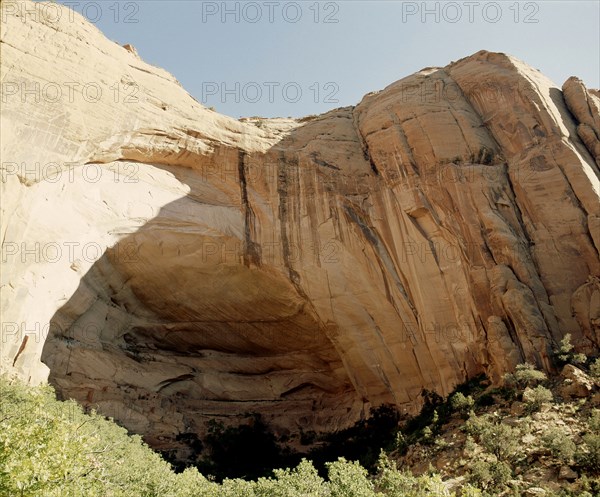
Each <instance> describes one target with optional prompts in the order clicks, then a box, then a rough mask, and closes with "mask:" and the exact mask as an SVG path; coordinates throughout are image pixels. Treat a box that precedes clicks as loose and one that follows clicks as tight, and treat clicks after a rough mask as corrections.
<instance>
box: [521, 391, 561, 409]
mask: <svg viewBox="0 0 600 497" xmlns="http://www.w3.org/2000/svg"><path fill="white" fill-rule="evenodd" d="M553 399H554V397H553V396H552V392H551V391H550V390H548V389H547V388H546V387H543V386H542V385H538V386H537V387H535V388H529V387H527V388H526V389H525V391H524V392H523V400H524V401H525V404H526V406H527V409H528V411H529V412H537V411H539V410H540V409H541V408H542V405H544V404H547V403H548V402H552V400H553Z"/></svg>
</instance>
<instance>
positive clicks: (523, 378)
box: [504, 362, 546, 388]
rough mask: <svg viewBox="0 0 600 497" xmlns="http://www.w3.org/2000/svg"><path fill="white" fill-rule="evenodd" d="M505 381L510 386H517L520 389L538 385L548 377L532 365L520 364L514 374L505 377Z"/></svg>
mask: <svg viewBox="0 0 600 497" xmlns="http://www.w3.org/2000/svg"><path fill="white" fill-rule="evenodd" d="M504 379H505V380H506V382H507V383H508V384H511V385H515V386H517V387H519V388H525V387H528V386H533V385H536V384H537V383H540V382H542V381H544V380H545V379H546V375H545V374H544V373H543V372H542V371H538V370H537V369H535V367H534V366H533V365H532V364H529V363H527V362H525V363H523V364H519V365H518V366H517V367H516V368H515V371H514V373H508V374H506V375H504Z"/></svg>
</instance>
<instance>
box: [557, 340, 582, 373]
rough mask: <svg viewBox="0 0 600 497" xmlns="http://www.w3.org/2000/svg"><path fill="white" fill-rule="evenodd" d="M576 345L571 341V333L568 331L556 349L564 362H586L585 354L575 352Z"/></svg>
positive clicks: (575, 363)
mask: <svg viewBox="0 0 600 497" xmlns="http://www.w3.org/2000/svg"><path fill="white" fill-rule="evenodd" d="M574 350H575V346H574V345H573V344H572V343H571V334H570V333H567V334H566V335H565V336H564V337H563V338H562V340H561V341H560V344H559V346H558V350H556V351H555V354H556V357H557V358H558V360H559V361H560V362H562V363H569V364H574V365H578V364H585V363H586V361H587V357H586V355H585V354H578V353H575V352H574Z"/></svg>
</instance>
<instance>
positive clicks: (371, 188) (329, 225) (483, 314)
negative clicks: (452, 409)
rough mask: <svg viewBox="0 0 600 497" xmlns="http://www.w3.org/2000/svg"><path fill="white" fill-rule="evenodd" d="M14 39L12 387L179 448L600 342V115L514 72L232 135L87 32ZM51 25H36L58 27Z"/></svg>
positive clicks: (499, 67) (587, 100)
mask: <svg viewBox="0 0 600 497" xmlns="http://www.w3.org/2000/svg"><path fill="white" fill-rule="evenodd" d="M7 5H17V6H18V9H16V11H15V10H14V9H13V8H12V7H11V10H10V12H7V14H8V15H7V16H6V19H7V22H3V23H2V33H1V37H2V40H1V41H2V43H1V47H2V68H1V70H2V74H1V78H2V92H3V94H2V98H3V104H2V113H1V126H2V143H1V145H2V226H1V230H2V253H3V260H2V294H1V301H2V350H1V355H0V364H1V366H2V370H3V371H7V372H10V373H12V374H18V375H20V376H21V377H24V378H26V379H28V380H29V381H30V382H32V383H36V382H40V381H45V380H46V379H49V380H50V381H51V383H52V384H54V385H55V386H56V388H57V390H58V392H59V393H60V394H61V395H63V396H65V397H73V398H75V399H77V400H78V401H80V402H81V403H83V404H85V405H89V406H95V407H96V409H98V410H99V411H100V412H103V413H105V414H107V415H111V416H114V417H115V418H116V419H117V420H118V421H120V422H121V423H122V424H123V425H125V426H126V427H128V428H130V429H131V430H133V431H135V432H138V433H143V434H144V435H145V436H146V439H147V440H148V441H149V442H150V443H151V444H152V445H153V446H155V447H158V448H169V447H173V446H174V443H175V442H174V440H175V438H176V436H177V435H178V434H180V433H201V432H202V431H203V427H204V425H205V422H206V420H207V419H210V418H214V417H219V418H227V419H232V420H235V418H236V416H239V415H241V414H243V413H246V412H259V413H262V414H263V415H264V416H265V418H266V419H267V420H268V421H269V422H270V423H271V424H272V425H273V426H274V427H275V428H276V429H277V430H279V431H280V432H281V433H284V432H288V431H292V432H295V431H298V430H299V429H300V428H303V429H316V430H332V429H336V428H339V427H342V426H345V425H347V424H348V423H351V422H353V421H355V420H356V419H358V418H359V417H360V416H361V415H363V414H364V413H365V412H366V411H367V410H368V409H369V407H371V406H376V405H379V404H382V403H393V404H396V405H397V406H398V407H399V408H400V409H402V410H404V411H407V412H415V411H416V410H418V408H419V406H420V403H421V400H422V398H421V395H420V394H421V392H422V390H423V389H429V390H435V391H436V392H438V393H439V394H441V395H445V394H448V393H449V392H450V391H451V390H452V389H453V387H454V386H455V385H456V384H458V383H460V382H462V381H464V380H465V379H467V378H469V377H471V376H473V375H475V374H478V373H481V372H485V373H487V374H488V375H489V376H490V377H491V378H493V379H494V380H499V379H500V377H501V375H502V373H503V372H504V371H506V370H508V369H510V368H512V367H514V365H516V364H517V363H520V362H523V361H529V362H532V363H535V364H537V365H538V366H540V367H543V368H547V369H548V368H551V367H552V366H551V361H550V354H551V349H552V346H553V345H554V344H555V343H556V342H557V341H558V340H560V338H561V337H562V336H563V335H564V334H565V333H567V332H570V333H571V334H572V335H573V337H574V342H575V343H576V345H577V346H578V348H580V349H581V350H583V351H587V352H590V351H593V350H597V347H598V345H599V343H600V280H599V277H600V259H599V255H598V251H599V248H600V202H599V200H600V181H599V178H600V173H599V165H600V115H599V107H600V98H599V96H598V93H597V92H595V91H593V90H587V89H586V88H585V86H584V85H583V83H582V82H581V81H579V80H577V79H576V78H571V79H569V80H568V81H567V82H566V83H565V85H564V87H563V89H562V91H561V89H560V88H557V87H556V86H555V85H554V84H553V83H552V82H551V81H549V80H548V79H547V78H545V77H544V76H543V75H542V74H540V73H539V72H538V71H536V70H534V69H532V68H530V67H528V66H527V65H525V64H524V63H522V62H520V61H519V60H517V59H515V58H513V57H510V56H507V55H504V54H500V53H489V52H485V51H482V52H479V53H476V54H474V55H472V56H470V57H467V58H465V59H462V60H460V61H458V62H454V63H452V64H450V65H448V66H447V67H445V68H427V69H424V70H422V71H420V72H419V73H417V74H414V75H412V76H409V77H407V78H404V79H402V80H400V81H398V82H396V83H394V84H392V85H390V86H389V87H387V88H385V89H384V90H382V91H380V92H377V93H372V94H369V95H367V96H366V97H365V98H364V99H363V100H362V101H361V102H360V103H359V104H358V105H357V106H355V107H347V108H340V109H336V110H333V111H331V112H328V113H326V114H324V115H321V116H317V117H315V118H311V119H308V118H307V119H304V120H292V119H264V120H258V119H249V120H242V121H237V120H234V119H231V118H228V117H226V116H222V115H219V114H217V113H215V112H213V111H211V110H209V109H206V108H204V107H203V106H202V105H200V104H199V103H197V102H196V101H195V100H194V99H193V98H192V97H190V96H189V95H188V94H187V93H186V92H185V90H184V89H183V88H182V87H181V86H180V85H179V84H178V82H177V81H176V80H175V79H174V78H173V77H172V76H171V75H170V74H168V73H166V72H165V71H163V70H161V69H158V68H156V67H153V66H151V65H148V64H146V63H144V62H143V61H142V60H140V59H139V58H138V57H137V55H136V53H135V51H134V50H132V49H130V48H129V49H127V48H123V47H120V46H119V45H117V44H115V43H113V42H111V41H109V40H107V39H106V38H104V37H103V35H102V34H101V33H100V32H99V31H98V30H97V29H96V28H95V27H94V26H92V25H90V24H89V23H87V22H86V21H85V20H84V19H83V18H81V17H80V16H78V15H74V17H73V18H72V19H71V18H70V17H69V16H68V15H67V14H64V15H62V16H60V19H57V18H56V16H52V18H49V17H48V16H44V15H42V14H40V15H38V16H35V17H33V16H25V15H23V11H24V9H33V8H34V6H33V4H31V3H30V2H17V3H16V4H15V2H11V3H10V4H8V3H7V2H4V3H3V4H2V9H7ZM38 8H39V7H38Z"/></svg>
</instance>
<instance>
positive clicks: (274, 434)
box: [42, 122, 363, 467]
mask: <svg viewBox="0 0 600 497" xmlns="http://www.w3.org/2000/svg"><path fill="white" fill-rule="evenodd" d="M315 125H317V126H320V125H319V124H318V123H315ZM303 126H304V127H306V126H309V127H310V126H311V122H307V123H305V124H304V125H303ZM301 133H307V135H310V134H311V131H310V130H308V131H307V130H303V131H302V132H301ZM295 140H296V137H295V133H294V132H292V133H291V134H290V136H289V137H288V138H286V139H285V143H282V144H281V148H282V149H283V148H285V147H287V146H289V145H290V144H291V143H293V142H294V141H295ZM270 153H272V154H273V157H276V158H277V160H275V161H274V163H275V164H278V161H279V159H280V158H281V153H280V152H279V151H276V150H274V151H270V152H267V153H266V154H264V155H262V156H259V157H254V158H252V161H253V163H254V164H256V163H260V161H261V160H267V158H268V156H269V154H270ZM215 156H216V158H215V159H214V161H215V163H212V164H210V168H211V174H199V172H198V171H193V170H191V169H189V168H186V167H179V166H170V165H165V164H160V163H153V162H152V161H148V163H147V164H142V163H140V164H139V167H140V168H155V169H154V170H161V171H163V172H165V173H170V174H172V175H173V176H174V177H175V178H177V179H178V181H179V182H181V183H183V184H185V185H187V186H188V187H189V193H188V195H186V196H185V197H183V198H180V199H178V200H175V201H173V202H171V203H169V204H167V205H164V206H163V207H161V208H160V210H159V211H158V212H157V214H156V215H155V216H154V217H153V218H152V219H150V220H148V221H147V222H146V223H145V224H144V225H143V226H141V227H139V228H131V227H130V226H127V220H124V225H125V226H123V228H120V230H121V232H122V233H126V234H125V235H124V236H123V238H121V239H120V241H119V242H118V243H116V244H115V245H114V246H113V247H111V248H109V249H107V250H106V252H105V253H104V254H103V255H102V256H101V257H100V258H99V259H98V260H97V261H96V262H95V263H94V264H93V265H92V267H91V268H90V269H89V270H88V271H87V273H86V274H85V275H84V276H83V277H82V278H81V280H80V283H79V286H78V288H77V290H76V291H75V292H74V294H73V295H72V296H71V297H70V298H69V299H68V301H67V302H66V303H65V304H64V305H62V306H61V308H60V309H59V310H58V311H56V313H55V314H54V316H53V317H52V319H51V322H50V333H49V336H48V338H47V340H46V342H45V344H44V348H43V352H42V361H43V362H44V363H45V364H46V365H47V366H48V367H49V369H50V375H49V382H50V383H51V384H52V385H53V386H54V387H55V389H56V391H57V393H58V395H59V397H61V398H63V399H66V398H72V399H75V400H76V401H78V402H79V403H80V404H82V405H83V406H84V407H85V408H88V409H95V410H96V411H97V412H99V413H100V414H103V415H105V416H109V417H112V418H114V419H115V421H116V422H118V423H119V424H121V425H122V426H124V427H126V428H127V429H128V430H129V431H131V432H133V433H139V434H142V435H143V437H144V439H145V441H146V442H147V443H148V444H149V445H150V446H151V447H152V448H154V449H156V450H158V451H161V452H162V453H164V454H165V455H167V456H168V458H169V459H170V460H172V461H174V462H176V463H179V464H182V465H186V464H196V463H197V462H198V461H199V459H200V458H201V457H203V449H204V448H206V447H205V444H203V443H202V439H204V438H205V437H206V435H207V430H208V426H209V425H208V423H209V421H211V420H212V421H213V422H214V421H217V422H223V423H224V426H225V427H227V426H233V427H235V426H237V425H239V424H242V425H248V424H249V423H250V426H254V427H258V428H260V429H259V430H255V431H260V430H262V429H263V427H264V428H266V429H267V431H268V433H267V436H266V438H265V437H263V438H260V437H259V438H258V439H253V440H254V442H253V444H254V445H259V446H261V447H259V448H258V449H257V448H256V447H254V448H252V449H251V450H252V453H253V455H252V457H254V459H255V460H256V461H260V460H261V457H263V456H264V458H263V459H265V460H266V461H267V462H266V463H265V464H266V465H267V466H268V465H271V467H273V464H275V461H276V458H277V457H280V455H281V454H275V453H274V452H273V445H272V444H271V445H269V444H270V443H271V442H273V441H279V442H282V443H281V444H280V445H285V446H286V447H289V448H290V450H291V451H292V452H293V451H296V450H298V449H299V450H300V451H301V450H302V448H303V446H304V445H306V442H305V440H306V436H305V435H304V434H305V433H307V432H315V431H316V432H319V431H328V430H336V429H340V428H344V427H346V426H349V425H350V424H352V423H353V422H354V421H356V420H357V419H358V417H359V414H360V412H361V410H360V407H359V406H362V405H363V399H362V398H360V397H359V396H358V394H357V393H356V391H355V389H354V386H353V385H352V382H351V380H350V379H349V377H348V374H347V372H346V370H345V367H344V364H343V363H342V359H341V358H340V357H339V353H338V352H337V351H336V350H335V348H334V346H333V344H332V342H331V341H330V339H329V338H328V337H327V334H326V333H325V331H324V324H323V323H322V322H321V321H320V320H319V319H318V317H317V316H316V314H315V312H314V310H313V309H312V307H311V305H310V302H309V301H308V299H307V297H306V296H305V295H303V294H302V291H301V290H299V288H298V287H297V286H296V285H295V284H294V283H293V281H291V280H293V277H292V275H291V274H290V273H288V271H287V269H286V267H285V264H283V266H282V265H280V264H279V263H277V261H275V260H271V259H269V258H268V257H267V255H266V254H265V253H264V251H263V252H262V253H260V254H259V255H258V256H257V252H256V250H257V247H255V246H253V242H252V240H251V239H249V237H250V236H251V235H250V234H249V231H250V230H249V228H248V223H249V222H250V221H249V217H248V216H249V213H248V210H247V209H248V206H247V205H246V204H247V203H248V198H247V197H248V195H247V192H245V191H244V189H245V188H246V187H247V185H246V181H247V179H246V178H245V177H244V161H245V160H249V159H248V158H246V157H245V156H244V154H243V153H240V152H239V151H238V150H231V151H229V152H223V151H221V152H219V153H218V154H215ZM219 162H221V163H219ZM283 162H284V163H285V161H283ZM278 167H279V166H277V165H275V166H274V169H271V170H270V171H269V174H274V176H273V177H270V176H265V178H260V180H261V181H267V182H270V181H275V182H276V183H277V181H279V182H280V181H281V178H280V171H278V170H277V168H278ZM282 167H294V166H293V165H292V166H290V164H289V163H285V164H283V166H282ZM215 171H219V174H215ZM223 171H227V173H226V174H224V175H222V174H220V173H222V172H223ZM334 172H335V171H334ZM236 174H239V176H237V177H236ZM327 174H331V171H330V170H328V172H327ZM274 192H275V197H274V198H273V199H271V200H272V202H273V206H274V209H273V215H274V216H275V217H277V216H280V214H281V211H282V209H281V206H282V204H285V203H287V202H294V201H295V200H294V199H287V198H286V199H284V198H283V197H282V195H283V194H282V190H281V185H280V188H275V190H274ZM274 221H275V220H274ZM277 222H287V221H285V220H283V221H282V220H281V219H278V221H277ZM288 245H289V242H287V241H286V240H284V239H281V237H279V238H277V240H276V241H275V246H274V247H271V250H272V251H274V252H272V253H275V252H282V253H285V252H286V250H289V246H288ZM297 249H298V250H299V251H302V247H297ZM288 256H289V254H288ZM257 257H259V260H257ZM283 257H284V259H285V255H284V256H283ZM284 262H285V261H284ZM288 262H289V261H288ZM249 420H250V421H249ZM257 420H258V421H257ZM213 427H214V425H213ZM263 431H264V430H263ZM261 440H262V442H261ZM255 442H256V443H255ZM262 452H264V454H263V455H262V456H261V454H262ZM287 453H288V454H290V453H291V452H290V451H288V452H287ZM274 454H275V455H274ZM281 463H282V464H284V465H285V461H281Z"/></svg>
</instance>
